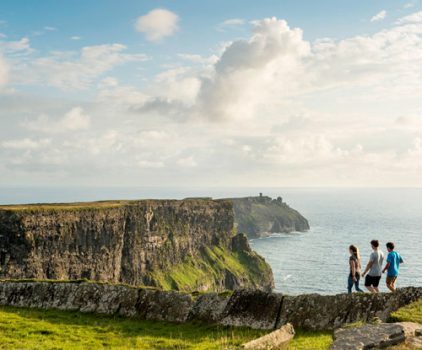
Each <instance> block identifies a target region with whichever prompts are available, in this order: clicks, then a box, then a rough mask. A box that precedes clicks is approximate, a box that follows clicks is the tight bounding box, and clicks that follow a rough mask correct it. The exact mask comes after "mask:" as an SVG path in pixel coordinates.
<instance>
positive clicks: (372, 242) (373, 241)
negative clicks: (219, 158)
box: [371, 239, 380, 248]
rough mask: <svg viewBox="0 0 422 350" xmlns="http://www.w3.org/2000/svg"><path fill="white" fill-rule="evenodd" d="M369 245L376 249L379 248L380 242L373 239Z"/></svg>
mask: <svg viewBox="0 0 422 350" xmlns="http://www.w3.org/2000/svg"><path fill="white" fill-rule="evenodd" d="M371 245H372V246H374V247H375V248H378V247H379V246H380V242H379V241H378V240H377V239H373V240H372V241H371Z"/></svg>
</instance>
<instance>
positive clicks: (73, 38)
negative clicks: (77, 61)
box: [70, 35, 82, 40]
mask: <svg viewBox="0 0 422 350" xmlns="http://www.w3.org/2000/svg"><path fill="white" fill-rule="evenodd" d="M81 39H82V38H81V37H80V36H77V35H74V36H71V37H70V40H81Z"/></svg>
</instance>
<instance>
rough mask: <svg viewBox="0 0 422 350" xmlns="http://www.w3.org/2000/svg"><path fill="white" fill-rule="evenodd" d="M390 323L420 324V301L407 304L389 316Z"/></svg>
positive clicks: (421, 314) (421, 304)
mask: <svg viewBox="0 0 422 350" xmlns="http://www.w3.org/2000/svg"><path fill="white" fill-rule="evenodd" d="M390 321H392V322H406V321H408V322H417V323H421V324H422V300H419V301H417V302H415V303H412V304H409V305H407V306H405V307H402V308H401V309H398V310H397V311H395V312H393V313H392V314H391V316H390Z"/></svg>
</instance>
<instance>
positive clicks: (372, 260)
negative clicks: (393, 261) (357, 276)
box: [362, 239, 384, 293]
mask: <svg viewBox="0 0 422 350" xmlns="http://www.w3.org/2000/svg"><path fill="white" fill-rule="evenodd" d="M379 245H380V242H379V241H378V240H376V239H373V240H372V241H371V247H372V250H373V252H372V253H371V255H370V257H369V262H368V264H367V265H366V268H365V271H363V273H362V277H364V276H365V275H366V274H367V273H368V274H367V275H366V277H365V287H366V289H368V290H369V291H370V292H371V293H379V289H378V286H379V283H380V279H381V276H382V262H383V261H384V253H383V252H382V251H381V250H380V249H379Z"/></svg>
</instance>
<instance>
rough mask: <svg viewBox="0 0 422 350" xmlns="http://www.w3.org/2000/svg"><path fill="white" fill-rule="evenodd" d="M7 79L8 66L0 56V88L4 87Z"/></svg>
mask: <svg viewBox="0 0 422 350" xmlns="http://www.w3.org/2000/svg"><path fill="white" fill-rule="evenodd" d="M8 77H9V65H8V64H7V62H6V60H5V59H4V58H3V57H1V55H0V87H1V86H2V85H6V83H7V81H8Z"/></svg>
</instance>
